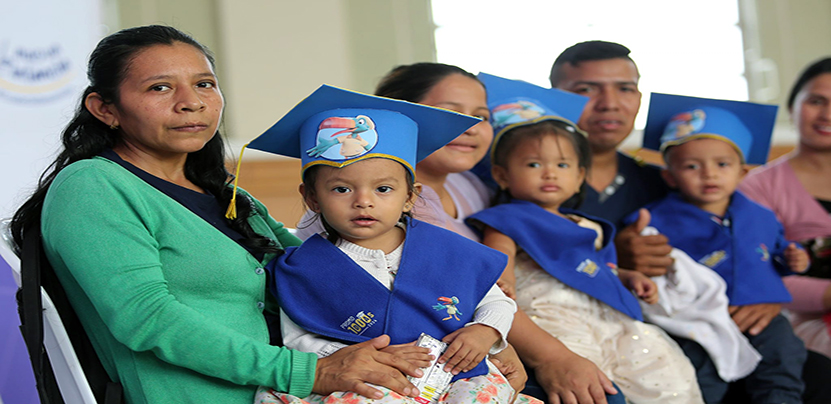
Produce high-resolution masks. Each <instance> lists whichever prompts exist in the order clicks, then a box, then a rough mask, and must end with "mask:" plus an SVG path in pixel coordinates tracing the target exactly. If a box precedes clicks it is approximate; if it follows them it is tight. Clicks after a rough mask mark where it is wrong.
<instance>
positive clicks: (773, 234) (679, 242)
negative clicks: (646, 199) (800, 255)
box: [626, 191, 792, 306]
mask: <svg viewBox="0 0 831 404" xmlns="http://www.w3.org/2000/svg"><path fill="white" fill-rule="evenodd" d="M645 208H646V209H648V210H649V212H650V213H651V214H652V221H651V222H650V223H649V225H650V226H653V227H655V228H656V229H658V231H659V232H661V234H664V235H666V236H667V238H668V239H669V244H670V245H672V246H673V247H675V248H678V249H679V250H682V251H684V252H685V253H687V254H688V255H689V256H690V257H691V258H692V259H694V260H696V261H698V262H699V263H701V264H703V265H706V266H708V267H710V268H712V269H713V270H714V271H716V272H717V273H718V274H719V275H721V277H722V278H724V281H725V282H726V283H727V297H728V299H729V300H730V304H731V305H735V306H744V305H748V304H758V303H787V302H790V301H791V295H790V293H788V290H787V289H786V288H785V285H784V284H783V283H782V279H781V278H780V276H781V275H789V274H792V272H791V271H790V269H788V268H787V265H785V264H784V251H785V248H787V247H788V241H787V240H785V235H784V234H785V232H784V229H783V228H782V224H780V223H779V221H778V220H777V219H776V215H774V213H773V212H771V211H770V210H768V209H766V208H764V207H762V206H761V205H759V204H757V203H755V202H753V201H751V200H749V199H747V197H746V196H744V195H743V194H742V193H741V192H738V191H736V192H734V193H733V197H732V199H731V201H730V205H729V206H728V207H727V213H726V214H725V215H724V217H723V218H720V217H718V216H716V215H714V214H712V213H710V212H707V211H705V210H703V209H700V208H698V207H697V206H694V205H692V204H690V203H688V202H686V201H684V200H683V199H682V198H681V196H680V195H679V194H678V193H677V192H674V193H671V194H669V195H668V196H667V197H666V198H664V199H662V200H659V201H656V202H653V203H651V204H649V205H646V206H645ZM636 219H637V213H635V214H633V215H632V216H630V217H628V218H627V219H626V221H627V223H631V222H634V221H635V220H636ZM777 272H778V273H777Z"/></svg>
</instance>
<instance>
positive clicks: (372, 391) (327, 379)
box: [312, 335, 424, 399]
mask: <svg viewBox="0 0 831 404" xmlns="http://www.w3.org/2000/svg"><path fill="white" fill-rule="evenodd" d="M389 343H390V337H389V336H387V335H382V336H380V337H377V338H373V339H371V340H369V341H366V342H361V343H360V344H355V345H350V346H347V347H345V348H342V349H339V350H338V351H337V352H335V353H333V354H332V355H330V356H327V357H325V358H320V359H318V360H317V367H315V381H314V385H313V386H312V391H313V392H315V393H318V394H321V395H328V394H331V393H332V392H335V391H353V392H355V393H358V394H360V395H362V396H364V397H368V398H374V399H380V398H382V397H383V396H384V395H383V393H381V391H380V390H378V389H376V388H373V387H371V386H370V385H368V384H367V383H372V384H377V385H379V386H384V387H387V388H389V389H391V390H393V391H395V392H397V393H399V394H403V395H405V396H410V397H416V396H418V394H419V392H418V389H417V388H416V387H415V386H413V384H412V383H410V382H409V381H408V380H407V377H406V376H405V375H410V376H414V377H421V376H423V375H424V372H422V371H421V370H420V369H419V368H418V367H416V366H415V365H413V364H411V363H410V362H408V361H406V360H404V359H402V358H399V357H398V356H396V355H392V354H389V353H385V352H380V351H379V350H380V349H383V348H385V347H387V346H388V345H389Z"/></svg>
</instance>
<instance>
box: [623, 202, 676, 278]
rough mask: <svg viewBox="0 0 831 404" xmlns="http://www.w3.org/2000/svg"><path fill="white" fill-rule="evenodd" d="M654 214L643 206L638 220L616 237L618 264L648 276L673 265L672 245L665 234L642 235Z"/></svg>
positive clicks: (659, 272) (661, 273) (656, 274)
mask: <svg viewBox="0 0 831 404" xmlns="http://www.w3.org/2000/svg"><path fill="white" fill-rule="evenodd" d="M651 220H652V215H651V214H650V213H649V211H648V210H646V209H643V208H641V210H639V211H638V220H636V221H635V223H632V224H630V225H629V226H626V227H624V228H623V229H622V230H621V231H620V232H619V233H618V234H617V236H616V237H615V247H616V248H617V256H618V265H620V266H621V267H624V268H631V269H633V270H635V271H638V272H640V273H642V274H644V275H646V276H660V275H664V274H666V272H667V268H668V267H669V266H670V265H672V257H670V256H669V254H670V253H671V252H672V247H671V246H670V245H669V240H668V239H667V237H666V236H664V235H663V234H657V235H654V236H642V235H641V231H643V229H645V228H646V226H648V225H649V222H650V221H651Z"/></svg>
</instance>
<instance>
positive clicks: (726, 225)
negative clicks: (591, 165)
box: [627, 94, 808, 403]
mask: <svg viewBox="0 0 831 404" xmlns="http://www.w3.org/2000/svg"><path fill="white" fill-rule="evenodd" d="M775 117H776V106H772V105H760V104H752V103H748V102H738V101H726V100H713V99H704V98H695V97H683V96H675V95H668V94H652V98H651V101H650V108H649V117H648V120H647V125H646V129H645V131H644V146H645V147H648V148H651V149H655V150H660V151H661V152H662V153H663V156H664V161H665V163H666V166H667V167H666V169H665V170H663V172H662V175H663V178H664V180H665V181H666V182H667V184H668V185H669V186H670V187H672V188H674V189H675V190H676V192H673V193H671V194H670V195H668V196H667V197H665V198H664V199H662V200H659V201H656V202H653V203H651V204H649V205H647V206H646V209H647V210H649V211H650V213H651V214H652V221H651V222H650V225H651V226H653V227H654V228H656V229H657V230H658V231H659V232H660V233H661V234H664V235H666V237H667V238H668V239H669V243H670V244H671V245H672V246H673V247H674V248H677V249H679V250H682V251H684V252H685V253H687V254H688V255H689V256H690V257H691V258H692V259H693V260H695V261H697V262H698V263H701V264H703V265H704V266H706V267H709V268H711V269H712V270H713V271H715V272H716V273H717V274H718V275H720V276H721V277H722V278H723V279H724V281H725V282H726V294H727V299H728V301H729V305H730V306H729V313H730V314H731V315H732V319H733V321H734V322H735V323H736V324H737V325H738V328H739V330H740V331H742V332H744V333H745V336H746V337H747V338H748V340H749V341H750V343H751V345H752V346H753V347H754V348H756V350H757V351H758V352H759V354H761V356H762V360H761V362H760V363H759V364H758V366H756V368H755V370H753V371H752V373H750V374H749V375H748V376H747V377H746V378H745V379H744V381H745V387H746V390H747V391H748V393H749V394H750V396H751V398H752V401H753V402H754V403H774V402H775V403H782V402H786V403H798V402H802V401H801V395H802V390H803V389H804V385H803V383H802V378H801V374H802V367H803V363H804V361H805V357H806V351H805V348H804V345H803V343H802V341H800V340H799V339H798V338H797V337H795V336H794V333H793V330H792V329H791V327H790V324H789V323H788V321H787V319H785V318H784V317H783V316H782V315H781V314H779V310H780V307H781V303H786V302H789V301H790V300H791V296H790V294H789V293H788V291H787V289H785V286H784V285H783V283H782V280H781V278H780V277H781V276H783V275H788V274H791V273H793V272H802V271H804V270H805V269H806V268H807V265H808V255H807V253H805V251H804V250H802V249H800V248H798V247H797V246H796V245H795V244H794V243H790V242H788V241H787V240H785V238H784V231H783V228H782V225H781V224H780V223H779V221H778V220H777V219H776V216H775V215H774V213H773V212H771V211H770V210H768V209H766V208H764V207H762V206H761V205H758V204H756V203H755V202H753V201H751V200H749V199H748V198H746V197H745V196H744V195H743V194H742V193H741V192H738V191H736V187H737V185H738V183H739V181H740V180H741V178H742V176H743V175H744V174H745V173H746V169H745V168H744V164H745V163H747V164H763V163H764V162H765V160H766V158H767V154H768V148H769V141H770V136H771V134H772V131H773V124H774V120H775ZM636 219H637V217H636V216H630V217H629V218H627V222H630V223H631V222H633V221H634V220H636ZM704 269H706V268H704ZM693 309H694V308H693ZM713 315H714V316H715V315H716V314H713ZM768 322H769V323H768ZM681 336H682V337H686V338H689V336H688V335H681ZM702 345H704V344H702ZM705 349H706V346H705ZM708 352H709V350H708ZM712 355H713V353H711V356H712ZM724 390H725V391H726V385H725V387H724Z"/></svg>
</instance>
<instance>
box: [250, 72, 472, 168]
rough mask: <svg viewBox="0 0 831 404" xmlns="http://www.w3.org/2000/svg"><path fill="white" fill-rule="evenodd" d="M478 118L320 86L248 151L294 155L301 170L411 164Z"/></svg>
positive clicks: (457, 134)
mask: <svg viewBox="0 0 831 404" xmlns="http://www.w3.org/2000/svg"><path fill="white" fill-rule="evenodd" d="M479 122H480V119H478V118H474V117H472V116H468V115H464V114H460V113H458V112H454V111H450V110H446V109H442V108H435V107H429V106H426V105H422V104H415V103H411V102H407V101H401V100H394V99H391V98H385V97H378V96H374V95H369V94H364V93H359V92H355V91H350V90H344V89H341V88H337V87H332V86H328V85H322V86H320V88H318V89H317V90H315V92H313V93H312V94H311V95H309V96H308V97H306V98H305V99H304V100H303V101H300V103H299V104H297V105H296V106H295V107H294V108H292V110H291V111H289V112H288V113H287V114H286V115H285V116H283V117H282V118H281V119H280V120H279V121H277V123H275V124H274V125H273V126H271V127H270V128H269V129H268V130H266V131H265V132H264V133H263V134H262V135H260V136H259V137H257V138H256V139H254V140H252V141H251V142H250V143H249V144H248V147H249V148H252V149H257V150H262V151H265V152H269V153H275V154H280V155H283V156H288V157H296V158H299V159H300V160H301V162H302V163H303V171H305V170H306V169H308V168H309V167H311V166H313V165H317V164H324V165H328V166H333V167H344V166H346V165H349V164H352V163H354V162H356V161H360V160H363V159H367V158H373V157H382V158H388V159H391V160H395V161H397V162H399V163H401V164H403V165H404V167H406V168H407V170H409V171H410V173H411V174H413V176H414V177H415V165H416V163H417V162H419V161H421V160H422V159H423V158H425V157H427V156H428V155H430V154H431V153H433V152H434V151H436V150H438V149H440V148H441V147H443V146H444V145H445V144H447V143H450V141H451V140H453V139H455V138H456V137H458V136H459V135H461V134H462V133H464V131H466V130H467V129H468V128H470V127H472V126H474V125H476V124H477V123H479Z"/></svg>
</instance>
